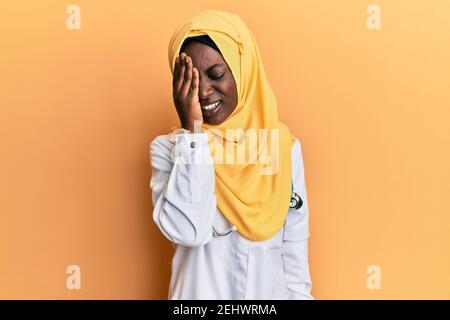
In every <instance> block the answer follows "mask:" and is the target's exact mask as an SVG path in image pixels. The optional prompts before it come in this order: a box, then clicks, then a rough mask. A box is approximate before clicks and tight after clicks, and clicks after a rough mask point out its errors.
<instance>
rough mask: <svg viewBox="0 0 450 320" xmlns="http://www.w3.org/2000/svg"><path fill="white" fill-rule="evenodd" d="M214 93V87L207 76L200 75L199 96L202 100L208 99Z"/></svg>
mask: <svg viewBox="0 0 450 320" xmlns="http://www.w3.org/2000/svg"><path fill="white" fill-rule="evenodd" d="M211 93H212V87H211V84H210V83H209V81H208V79H207V77H202V76H201V77H200V79H199V83H198V97H199V99H200V100H204V99H208V96H210V95H211Z"/></svg>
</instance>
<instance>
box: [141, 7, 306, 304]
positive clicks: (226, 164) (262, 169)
mask: <svg viewBox="0 0 450 320" xmlns="http://www.w3.org/2000/svg"><path fill="white" fill-rule="evenodd" d="M169 63H170V68H171V72H172V75H173V83H172V86H173V100H174V104H175V107H176V110H177V114H178V116H179V118H180V123H181V127H180V128H175V130H172V132H171V133H169V134H167V135H161V136H158V137H156V138H155V139H154V140H153V141H152V143H151V146H150V152H151V163H152V178H151V181H150V187H151V189H152V200H153V206H154V211H153V219H154V221H155V223H156V224H157V226H158V227H159V229H160V230H161V232H162V233H163V234H164V236H165V237H167V238H168V239H169V240H170V241H172V242H173V244H174V245H175V246H176V251H175V254H174V257H173V260H172V276H171V281H170V286H169V299H230V300H237V299H312V298H313V297H312V296H311V293H310V292H311V279H310V274H309V267H308V237H309V228H308V202H307V194H306V188H305V180H304V169H303V159H302V151H301V145H300V141H299V140H298V139H297V138H296V137H295V136H293V135H292V134H291V132H290V131H289V129H288V128H287V127H286V126H285V125H284V124H283V123H281V122H279V121H278V112H277V101H276V98H275V96H274V94H273V92H272V89H271V87H270V85H269V83H268V81H267V79H266V75H265V73H264V68H263V64H262V61H261V56H260V53H259V49H258V47H257V44H256V41H255V39H254V36H253V34H252V33H251V32H250V30H249V29H248V28H247V27H246V25H245V24H244V22H242V20H241V19H240V18H239V16H237V15H235V14H231V13H228V12H224V11H220V10H208V11H203V12H201V13H199V14H197V15H196V16H194V17H192V18H190V19H188V20H187V21H186V22H185V23H183V24H182V25H180V26H179V27H178V28H177V29H176V31H175V33H174V35H173V37H172V39H171V41H170V44H169ZM230 132H231V134H230ZM268 137H270V138H268ZM256 140H257V141H256ZM254 142H256V143H254ZM255 146H257V148H256V149H255ZM268 150H269V154H270V155H269V156H267V151H268ZM239 152H243V153H241V155H242V154H244V155H245V157H244V158H245V161H244V162H242V161H238V160H236V159H235V155H239ZM263 155H266V157H264V156H263ZM247 158H248V159H247ZM261 159H263V160H264V161H263V160H261ZM241 160H242V158H241Z"/></svg>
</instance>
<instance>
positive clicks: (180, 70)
mask: <svg viewBox="0 0 450 320" xmlns="http://www.w3.org/2000/svg"><path fill="white" fill-rule="evenodd" d="M184 57H185V53H184V52H183V53H181V55H179V56H178V57H177V59H178V61H177V62H176V63H175V71H174V74H173V94H174V96H178V95H179V92H180V89H181V85H182V84H183V78H184Z"/></svg>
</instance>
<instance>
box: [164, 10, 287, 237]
mask: <svg viewBox="0 0 450 320" xmlns="http://www.w3.org/2000/svg"><path fill="white" fill-rule="evenodd" d="M205 34H206V35H208V36H209V37H210V38H211V39H212V40H213V41H214V42H215V44H216V45H217V46H218V47H219V49H220V51H221V53H222V56H223V58H224V60H225V61H226V62H227V64H228V66H229V67H230V69H231V72H232V74H233V76H234V79H235V81H236V86H237V90H238V104H237V106H236V109H235V110H234V111H233V113H232V114H231V115H230V116H229V117H228V118H227V119H226V120H225V121H224V122H223V123H221V124H220V125H217V126H212V125H209V124H206V123H204V124H203V131H204V132H205V131H206V132H207V133H208V144H209V146H210V149H211V154H212V156H213V159H215V160H214V169H215V176H216V179H215V182H216V184H215V195H216V197H217V206H218V208H219V210H220V211H221V212H222V214H223V215H224V216H225V217H226V218H227V219H228V221H229V222H230V223H232V224H234V225H235V226H236V227H237V228H238V229H237V230H238V232H239V233H240V234H241V235H242V236H244V237H245V238H247V239H249V240H254V241H262V240H266V239H269V238H271V237H272V236H273V235H275V234H276V233H277V232H278V231H279V230H280V229H281V228H282V226H283V224H284V222H285V219H286V216H287V213H288V209H289V202H290V196H291V180H292V172H291V171H292V167H291V147H292V145H293V144H294V142H295V137H294V135H292V133H291V132H290V131H289V129H288V128H287V126H286V125H284V124H283V123H281V122H280V121H278V106H277V100H276V98H275V95H274V93H273V91H272V88H271V87H270V85H269V82H268V81H267V78H266V75H265V72H264V67H263V63H262V59H261V55H260V53H259V49H258V47H257V44H256V40H255V38H254V36H253V34H252V33H251V31H250V30H249V29H248V28H247V26H246V25H245V24H244V22H243V21H242V20H241V19H240V17H239V16H238V15H236V14H232V13H228V12H225V11H221V10H207V11H203V12H200V13H198V14H197V15H195V16H193V17H191V18H189V19H188V20H187V21H185V22H184V23H183V24H181V25H180V26H179V27H178V28H177V29H176V30H175V32H174V34H173V36H172V39H171V40H170V43H169V63H170V69H171V72H172V75H173V71H174V68H175V59H176V57H177V56H178V53H179V50H180V48H181V45H182V44H183V41H184V40H185V39H186V38H187V37H192V36H199V35H205ZM238 128H240V129H242V131H241V132H239V131H235V133H237V134H236V135H231V134H228V135H227V129H238ZM261 129H266V130H261ZM228 132H229V131H228ZM255 133H256V134H255ZM251 137H253V138H255V137H257V144H256V145H257V148H256V150H257V151H256V152H255V148H254V147H255V145H254V144H252V143H251V142H250V141H255V140H254V139H253V140H250V139H251ZM239 152H245V157H246V158H245V159H246V162H245V163H242V162H241V163H239V162H238V161H237V160H236V159H237V155H238V154H239ZM264 155H268V156H269V157H268V158H265V157H264ZM271 156H272V157H271ZM216 157H217V158H216ZM216 159H222V160H223V161H216ZM230 159H234V161H233V163H230V161H229V160H230ZM250 159H253V160H250ZM269 159H270V161H268V160H269Z"/></svg>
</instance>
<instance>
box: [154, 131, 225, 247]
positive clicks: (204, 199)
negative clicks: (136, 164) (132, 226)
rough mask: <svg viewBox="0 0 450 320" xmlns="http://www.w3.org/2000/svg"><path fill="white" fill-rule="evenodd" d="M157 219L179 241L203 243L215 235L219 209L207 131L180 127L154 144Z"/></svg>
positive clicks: (191, 243)
mask: <svg viewBox="0 0 450 320" xmlns="http://www.w3.org/2000/svg"><path fill="white" fill-rule="evenodd" d="M150 159H151V166H152V177H151V180H150V188H151V190H152V202H153V221H154V222H155V223H156V225H157V226H158V227H159V229H160V230H161V232H162V234H163V235H164V236H165V237H166V238H167V239H169V240H170V241H172V242H173V243H175V244H179V245H182V246H187V247H196V246H201V245H204V244H206V243H207V242H209V241H210V240H211V238H212V225H213V219H214V215H215V212H216V209H217V204H216V196H215V194H214V189H215V175H214V166H213V161H212V157H211V154H210V150H209V146H208V140H207V133H187V130H183V129H181V130H180V129H178V130H177V131H174V132H173V133H172V134H170V135H163V136H158V137H156V138H155V139H154V140H153V141H152V143H151V145H150Z"/></svg>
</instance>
